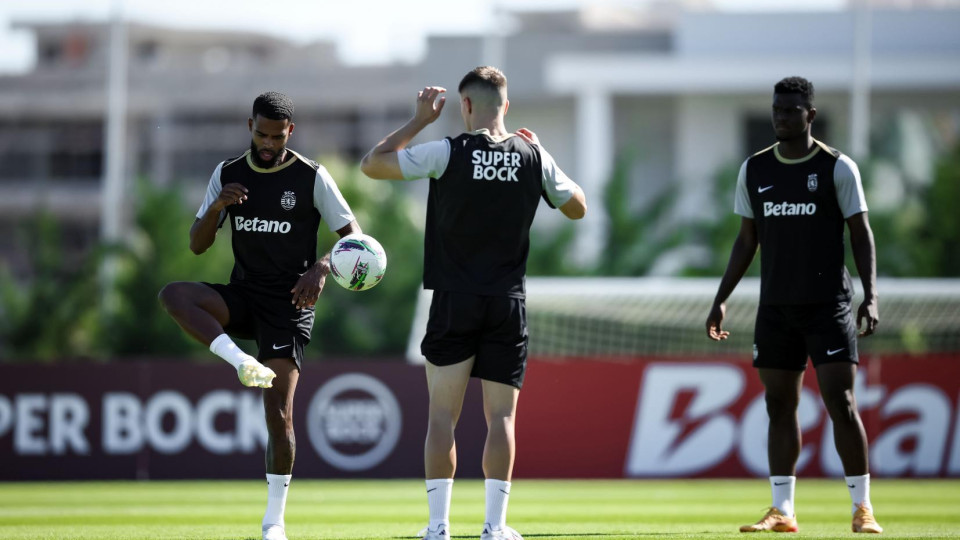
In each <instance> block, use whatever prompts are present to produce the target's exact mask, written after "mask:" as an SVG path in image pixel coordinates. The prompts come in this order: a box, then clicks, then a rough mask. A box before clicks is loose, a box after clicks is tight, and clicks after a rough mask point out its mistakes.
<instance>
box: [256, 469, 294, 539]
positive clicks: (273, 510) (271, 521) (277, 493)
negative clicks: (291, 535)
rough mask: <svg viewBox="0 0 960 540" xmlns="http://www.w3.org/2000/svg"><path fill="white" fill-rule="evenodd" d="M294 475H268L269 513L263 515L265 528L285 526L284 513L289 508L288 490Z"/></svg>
mask: <svg viewBox="0 0 960 540" xmlns="http://www.w3.org/2000/svg"><path fill="white" fill-rule="evenodd" d="M291 478H293V475H292V474H268V475H267V511H266V512H265V513H264V514H263V522H262V525H263V527H264V528H266V527H269V526H271V525H279V526H281V527H283V526H284V523H283V511H284V510H285V509H286V507H287V489H288V487H289V486H290V479H291Z"/></svg>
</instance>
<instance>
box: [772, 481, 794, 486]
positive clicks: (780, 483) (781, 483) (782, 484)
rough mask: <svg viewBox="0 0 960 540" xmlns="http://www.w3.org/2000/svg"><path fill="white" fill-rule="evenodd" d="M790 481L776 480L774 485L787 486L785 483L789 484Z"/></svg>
mask: <svg viewBox="0 0 960 540" xmlns="http://www.w3.org/2000/svg"><path fill="white" fill-rule="evenodd" d="M789 483H790V482H774V483H773V485H775V486H785V485H787V484H789Z"/></svg>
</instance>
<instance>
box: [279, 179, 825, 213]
mask: <svg viewBox="0 0 960 540" xmlns="http://www.w3.org/2000/svg"><path fill="white" fill-rule="evenodd" d="M814 187H816V179H814ZM296 205H297V196H296V195H295V194H294V193H293V192H292V191H284V192H283V196H282V197H280V206H282V207H283V209H284V210H293V207H294V206H296Z"/></svg>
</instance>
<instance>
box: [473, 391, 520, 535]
mask: <svg viewBox="0 0 960 540" xmlns="http://www.w3.org/2000/svg"><path fill="white" fill-rule="evenodd" d="M519 396H520V389H519V388H517V387H515V386H511V385H508V384H503V383H499V382H493V381H488V380H484V381H483V413H484V416H485V417H486V420H487V439H486V443H485V444H484V446H483V474H484V476H485V477H486V480H485V481H484V487H485V491H486V512H485V516H484V530H483V532H482V533H481V538H520V535H519V534H518V533H517V532H516V531H514V530H513V529H510V528H509V527H507V504H508V503H509V500H510V488H511V485H512V484H511V482H512V479H513V478H512V477H513V462H514V458H515V457H516V449H517V444H516V438H515V426H516V417H517V399H518V398H519Z"/></svg>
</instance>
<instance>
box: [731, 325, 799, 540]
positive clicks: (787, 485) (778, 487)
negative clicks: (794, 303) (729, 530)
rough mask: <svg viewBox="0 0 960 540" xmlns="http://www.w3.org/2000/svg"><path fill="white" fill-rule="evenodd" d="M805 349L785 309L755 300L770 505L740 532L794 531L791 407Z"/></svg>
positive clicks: (795, 440)
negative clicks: (766, 421)
mask: <svg viewBox="0 0 960 540" xmlns="http://www.w3.org/2000/svg"><path fill="white" fill-rule="evenodd" d="M806 362H807V354H806V350H805V348H804V343H803V339H802V336H801V335H800V334H799V333H798V332H795V331H794V330H793V329H792V328H791V324H790V318H789V313H786V312H784V310H782V309H780V308H775V307H771V306H760V308H759V309H758V311H757V324H756V330H755V332H754V360H753V365H754V367H756V368H757V373H758V374H759V376H760V381H761V382H762V383H763V387H764V400H765V402H766V407H767V416H768V418H769V423H768V425H767V461H768V464H769V468H770V478H769V481H770V493H771V503H770V509H769V510H768V511H767V513H766V515H764V516H763V517H762V518H761V519H760V520H759V521H757V522H756V523H754V524H750V525H744V526H742V527H740V532H759V531H774V532H796V531H797V530H798V526H797V520H796V517H795V514H794V494H795V492H796V482H797V477H796V464H797V459H798V458H799V457H800V423H799V420H798V419H797V408H798V407H799V405H800V390H801V385H802V382H803V372H804V368H805V367H806Z"/></svg>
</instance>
